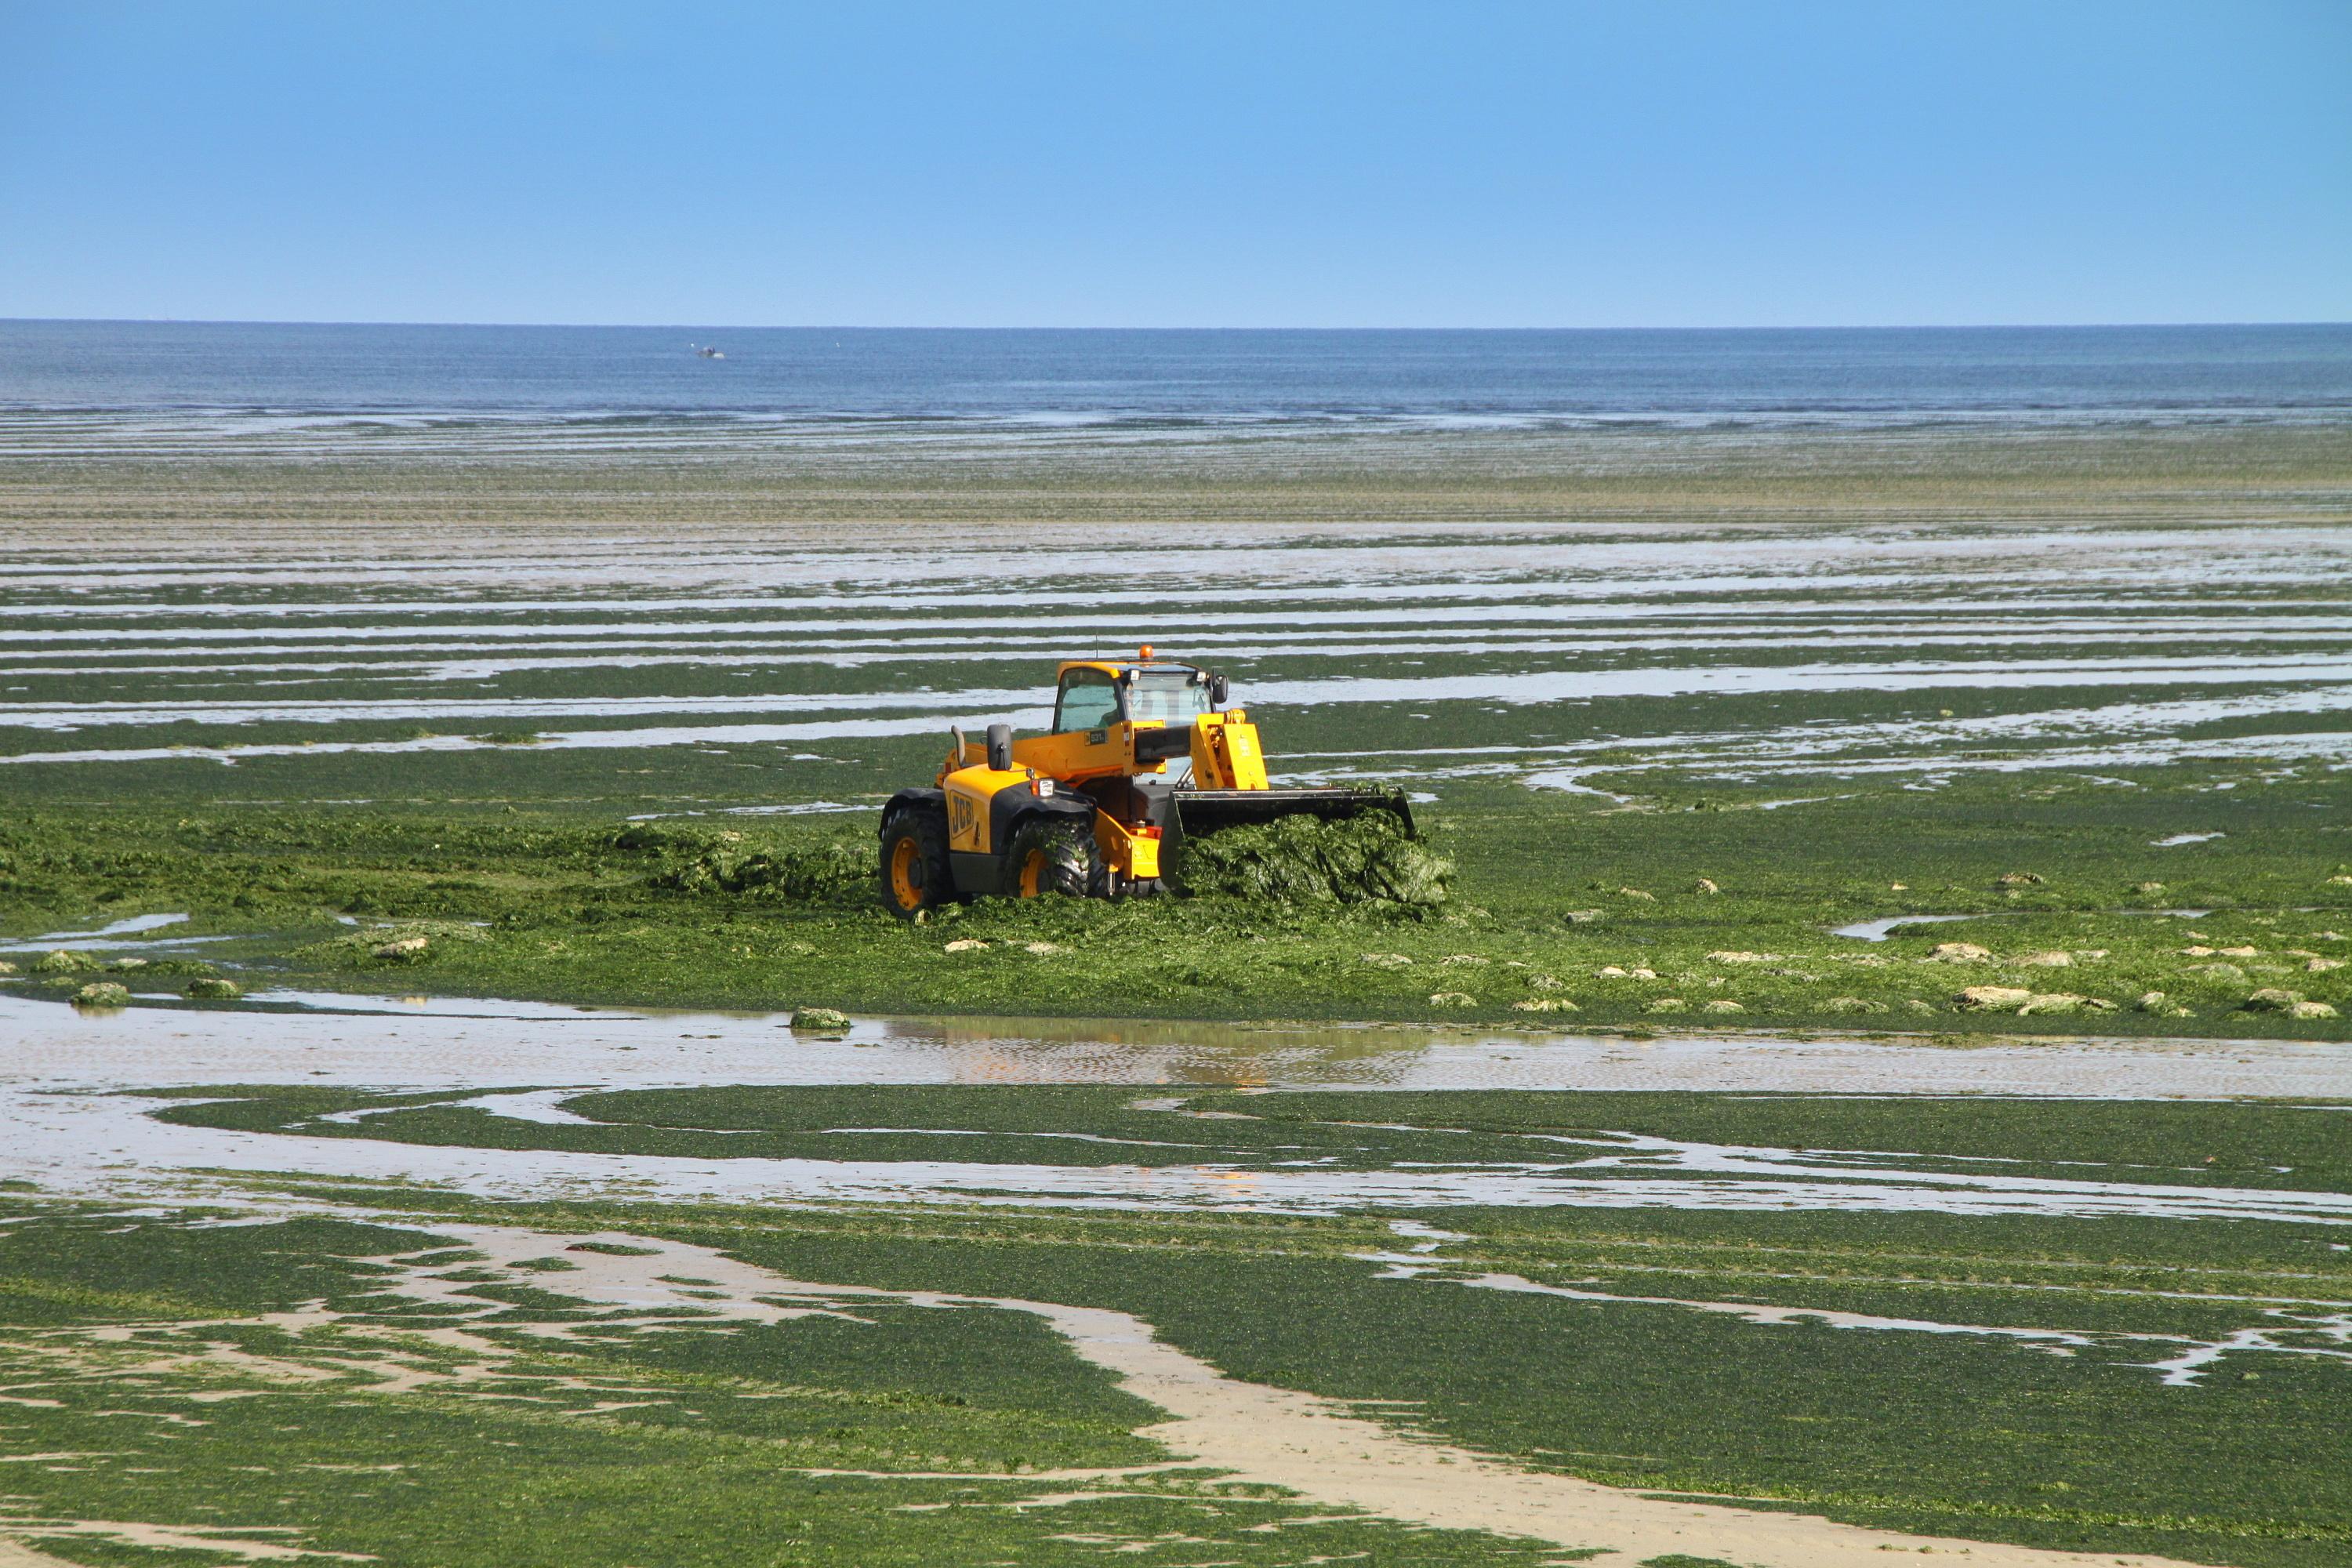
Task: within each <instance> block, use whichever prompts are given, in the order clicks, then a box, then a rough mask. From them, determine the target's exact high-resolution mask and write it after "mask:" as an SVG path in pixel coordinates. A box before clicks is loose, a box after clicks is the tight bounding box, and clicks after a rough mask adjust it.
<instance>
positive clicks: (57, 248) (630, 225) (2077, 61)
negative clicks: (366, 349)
mask: <svg viewBox="0 0 2352 1568" xmlns="http://www.w3.org/2000/svg"><path fill="white" fill-rule="evenodd" d="M0 316H16V317H26V316H107V317H180V318H226V319H246V320H253V319H266V320H311V321H353V320H356V321H513V322H527V321H583V322H584V321H594V322H649V323H711V324H727V325H769V324H803V323H807V324H827V325H832V324H865V325H878V326H889V325H968V326H997V325H1004V326H1019V325H1034V326H1058V325H1073V326H1718V325H1719V326H1739V325H1757V326H1763V325H1807V324H1871V323H1886V324H1894V323H1909V324H1930V323H1946V322H2096V321H2343V320H2347V319H2352V0H2267V3H2266V0H2215V3H2211V4H2197V5H2183V4H2171V3H2167V0H2134V3H2129V4H2103V3H2091V0H2084V3H2080V4H2066V3H2063V0H2034V3H2031V4H2007V3H2001V0H1952V3H1947V4H1930V3H1924V0H1876V3H1868V4H1852V5H1836V4H1820V5H1813V4H1803V3H1801V0H1779V3H1772V4H1767V3H1761V0H1759V3H1758V4H1752V5H1733V4H1690V3H1678V0H1620V3H1616V4H1607V5H1580V4H1571V3H1570V0H1551V3H1542V4H1529V5H1510V4H1488V5H1479V4H1470V3H1465V0H1430V3H1428V4H1425V5H1387V4H1381V3H1379V0H1345V3H1341V4H1320V3H1308V0H1248V3H1242V4H1217V3H1205V4H1204V3H1199V0H1192V3H1186V4H1159V5H1145V4H1140V3H1136V4H1129V3H1126V0H1087V3H1083V4H1070V5H1059V4H1034V5H1024V4H1019V3H1015V0H1004V3H1001V4H1000V3H988V4H980V3H972V4H967V5H920V4H906V5H893V4H887V3H866V0H830V3H826V4H819V5H741V6H730V5H649V4H645V3H643V0H636V3H632V4H625V5H603V4H593V3H578V0H566V3H563V4H553V5H535V4H521V3H516V0H492V3H478V0H467V3H465V4H456V5H432V4H399V5H394V4H373V3H366V0H299V3H291V4H212V3H205V0H172V3H168V4H153V5H127V4H106V3H100V0H0Z"/></svg>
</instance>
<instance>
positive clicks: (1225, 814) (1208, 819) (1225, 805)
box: [1160, 789, 1413, 890]
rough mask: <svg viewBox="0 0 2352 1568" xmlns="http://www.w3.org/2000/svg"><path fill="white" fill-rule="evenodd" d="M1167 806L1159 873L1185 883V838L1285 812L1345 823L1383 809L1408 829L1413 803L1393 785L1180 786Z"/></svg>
mask: <svg viewBox="0 0 2352 1568" xmlns="http://www.w3.org/2000/svg"><path fill="white" fill-rule="evenodd" d="M1168 799H1169V803H1170V805H1171V810H1170V811H1169V813H1168V822H1167V826H1165V827H1163V828H1162V829H1161V835H1160V878H1161V879H1162V880H1164V881H1165V882H1167V883H1168V885H1169V886H1171V887H1172V888H1175V889H1179V890H1181V889H1183V888H1184V846H1185V842H1186V840H1187V839H1190V838H1192V837H1206V836H1207V835H1209V834H1213V833H1216V832H1218V831H1220V830H1222V829H1223V828H1227V827H1243V826H1250V825H1252V824H1255V823H1261V822H1277V821H1280V820H1281V819H1282V818H1284V817H1286V816H1315V817H1320V818H1321V819H1322V820H1324V821H1326V822H1344V821H1347V820H1348V819H1349V818H1350V817H1356V816H1364V815H1366V814H1367V813H1370V812H1386V813H1388V814H1389V815H1390V816H1394V817H1395V818H1396V819H1397V820H1398V821H1399V822H1401V823H1402V824H1403V825H1404V830H1405V834H1406V836H1407V837H1412V834H1413V826H1412V805H1409V804H1408V803H1407V802H1406V800H1405V798H1404V791H1402V790H1398V789H1180V790H1176V791H1173V792H1171V794H1170V795H1169V797H1168Z"/></svg>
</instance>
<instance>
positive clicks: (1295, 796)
mask: <svg viewBox="0 0 2352 1568" xmlns="http://www.w3.org/2000/svg"><path fill="white" fill-rule="evenodd" d="M1168 798H1169V800H1170V801H1171V803H1172V804H1173V805H1174V806H1175V808H1176V809H1175V811H1174V813H1173V815H1174V816H1175V819H1176V825H1177V826H1178V828H1179V829H1180V830H1181V832H1183V833H1185V834H1187V835H1191V834H1195V833H1214V832H1216V831H1217V830H1218V829H1219V828H1221V827H1240V826H1244V825H1245V824H1248V823H1254V822H1272V821H1274V820H1276V818H1277V817H1284V816H1319V817H1321V818H1322V819H1323V820H1324V821H1326V822H1344V821H1346V820H1347V819H1348V818H1349V817H1351V816H1363V815H1364V813H1366V812H1368V811H1385V812H1387V813H1389V814H1390V815H1391V816H1394V817H1395V818H1396V819H1397V820H1398V821H1400V822H1402V823H1403V824H1404V830H1405V831H1406V832H1407V833H1411V832H1412V805H1410V804H1408V803H1407V802H1406V800H1405V798H1404V791H1402V790H1401V789H1180V790H1176V791H1174V792H1172V793H1171V794H1170V795H1169V797H1168Z"/></svg>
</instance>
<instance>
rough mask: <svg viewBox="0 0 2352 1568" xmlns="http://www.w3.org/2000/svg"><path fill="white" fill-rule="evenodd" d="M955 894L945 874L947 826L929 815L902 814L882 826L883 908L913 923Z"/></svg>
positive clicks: (935, 816) (949, 878) (953, 883)
mask: <svg viewBox="0 0 2352 1568" xmlns="http://www.w3.org/2000/svg"><path fill="white" fill-rule="evenodd" d="M954 892H955V882H954V879H952V878H951V877H950V875H949V872H948V825H947V823H946V822H945V821H944V820H943V819H942V818H941V817H940V816H938V815H937V814H935V813H932V812H928V811H902V812H900V813H899V814H898V816H894V817H892V818H891V819H890V820H889V821H887V822H886V823H884V824H883V825H882V904H883V907H884V908H885V909H887V910H890V911H891V912H892V913H893V914H898V915H903V916H905V917H906V918H907V919H908V920H913V919H914V918H915V917H916V916H917V915H919V914H920V913H921V912H922V911H923V910H929V909H936V908H938V907H939V906H940V905H941V904H943V903H946V902H947V901H948V900H949V899H950V897H951V896H952V895H953V894H954Z"/></svg>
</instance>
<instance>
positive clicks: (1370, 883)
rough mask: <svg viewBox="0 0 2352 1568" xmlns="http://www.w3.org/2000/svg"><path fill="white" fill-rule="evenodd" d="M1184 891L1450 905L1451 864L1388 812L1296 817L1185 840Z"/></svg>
mask: <svg viewBox="0 0 2352 1568" xmlns="http://www.w3.org/2000/svg"><path fill="white" fill-rule="evenodd" d="M1178 874H1179V876H1180V877H1181V882H1182V886H1183V888H1184V890H1185V891H1187V892H1189V893H1193V894H1200V895H1218V896H1222V897H1225V898H1230V899H1241V900H1252V901H1265V902H1270V903H1280V904H1399V905H1405V906H1409V907H1412V908H1418V909H1432V908H1435V907H1436V906H1437V905H1440V904H1443V903H1444V902H1445V900H1446V894H1447V879H1448V878H1450V877H1451V876H1452V875H1453V874H1454V862H1453V861H1451V860H1449V859H1447V858H1445V857H1444V856H1443V855H1440V854H1438V853H1437V852H1436V851H1435V850H1433V849H1432V848H1431V847H1429V846H1428V845H1427V844H1426V843H1424V842H1423V841H1422V840H1420V839H1416V838H1414V837H1412V835H1411V834H1409V833H1407V832H1406V831H1405V828H1404V826H1403V825H1402V823H1400V822H1398V821H1397V819H1396V818H1395V817H1393V816H1391V815H1389V814H1388V813H1387V812H1367V813H1365V814H1364V815H1363V816H1358V817H1353V818H1350V819H1348V820H1345V821H1337V822H1327V821H1324V820H1323V819H1321V818H1319V817H1315V816H1288V817H1283V818H1280V819H1279V820H1276V821H1274V822H1267V823H1254V824H1251V825H1249V826H1241V827H1228V828H1224V829H1223V830H1221V831H1219V832H1216V833H1208V834H1199V835H1195V836H1192V837H1187V838H1186V839H1185V841H1184V847H1183V855H1182V865H1181V870H1180V872H1179V873H1178Z"/></svg>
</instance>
